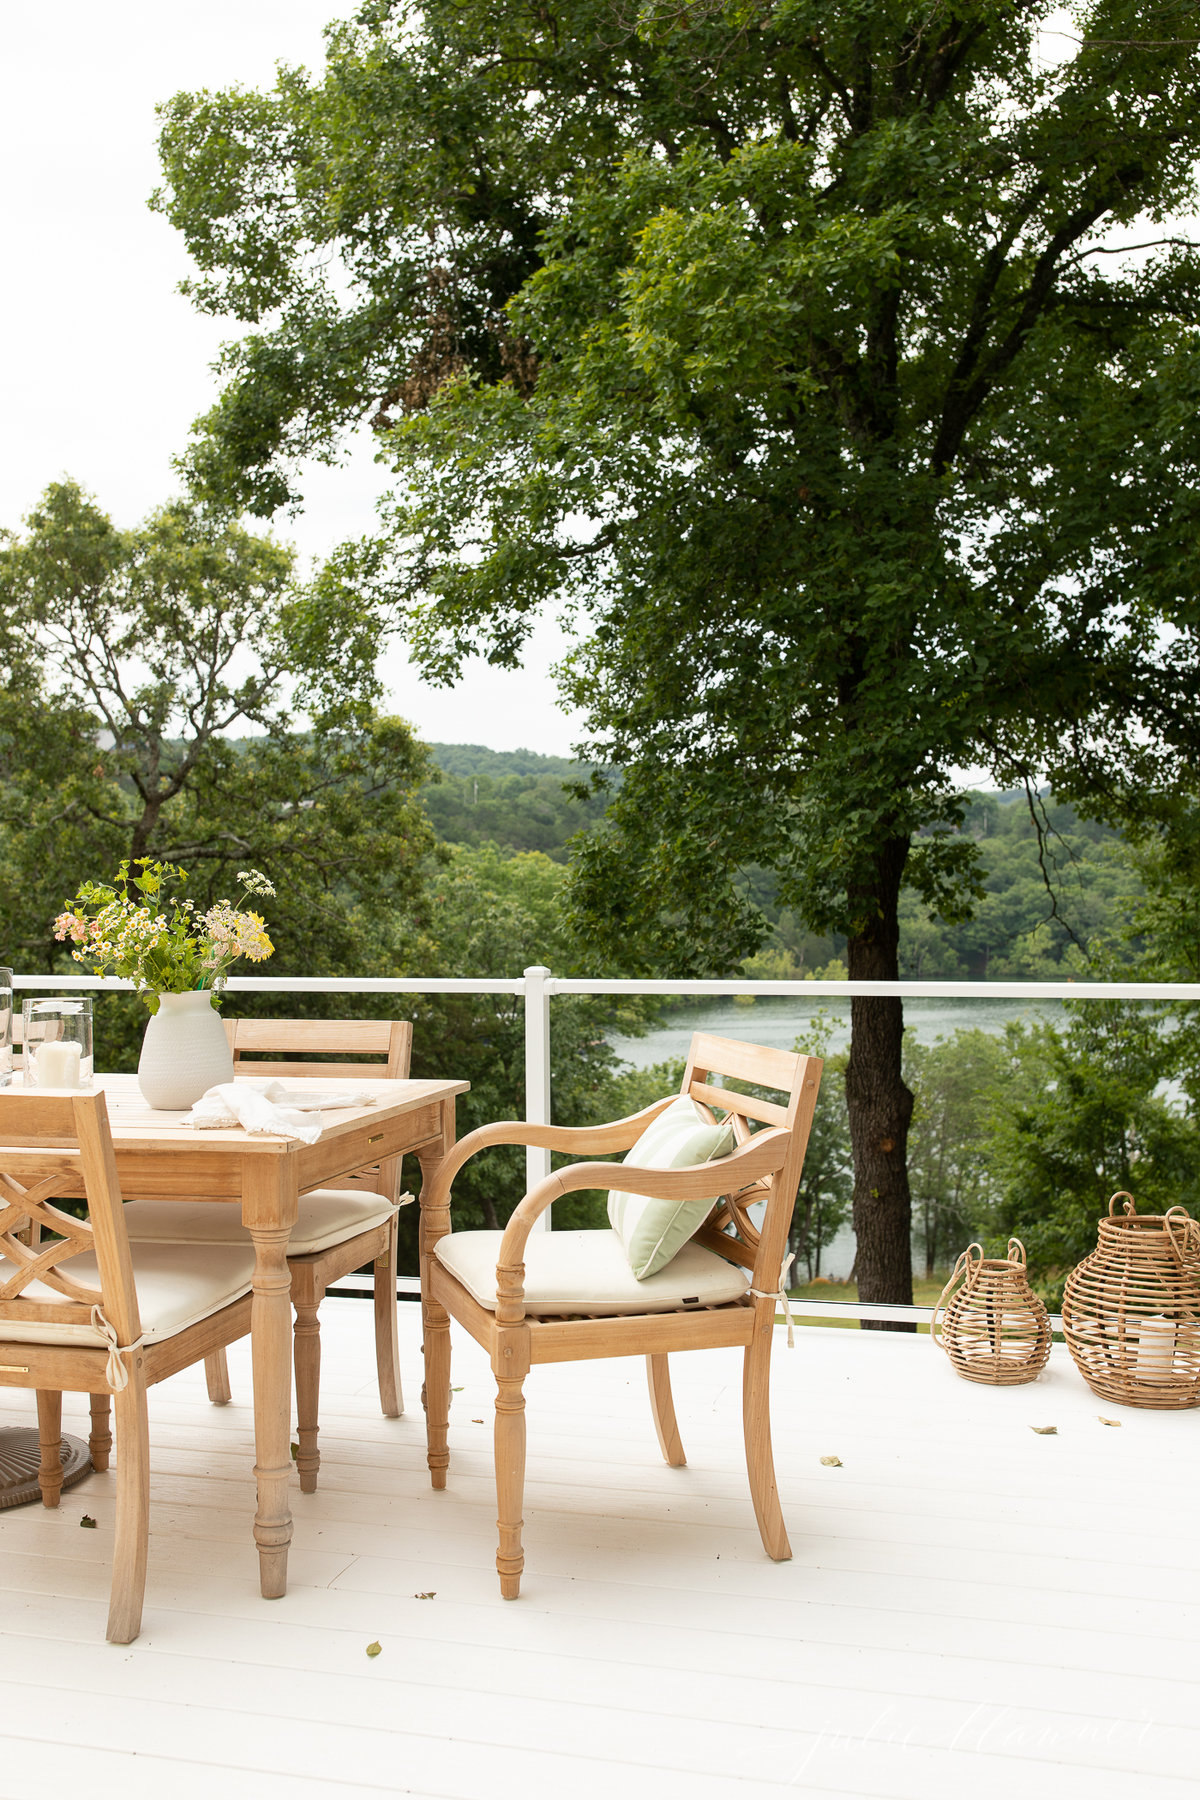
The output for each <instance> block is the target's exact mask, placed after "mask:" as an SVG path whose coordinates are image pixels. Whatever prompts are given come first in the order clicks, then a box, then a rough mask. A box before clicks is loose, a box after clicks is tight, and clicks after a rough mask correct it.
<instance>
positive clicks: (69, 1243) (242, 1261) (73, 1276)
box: [0, 1093, 254, 1644]
mask: <svg viewBox="0 0 1200 1800" xmlns="http://www.w3.org/2000/svg"><path fill="white" fill-rule="evenodd" d="M0 1144H2V1145H3V1148H0V1385H3V1386H5V1387H18V1388H32V1389H33V1390H34V1391H35V1393H36V1395H37V1411H38V1440H39V1462H40V1466H39V1483H40V1487H41V1492H42V1500H43V1503H44V1504H45V1505H46V1506H48V1507H55V1506H57V1505H58V1499H59V1493H60V1491H61V1488H62V1479H63V1469H62V1454H61V1441H62V1397H63V1393H64V1392H68V1393H84V1394H90V1395H91V1396H92V1397H93V1400H94V1401H95V1402H97V1404H96V1405H95V1406H94V1407H93V1430H92V1437H91V1444H90V1448H91V1451H92V1459H93V1462H94V1464H95V1467H96V1469H97V1470H98V1471H100V1472H103V1471H104V1470H105V1469H106V1468H107V1466H108V1451H109V1448H110V1447H111V1444H112V1439H111V1437H110V1436H109V1434H108V1400H109V1396H110V1395H113V1396H115V1399H116V1461H117V1505H116V1536H115V1543H114V1549H113V1576H112V1591H111V1597H110V1601H109V1611H108V1637H109V1640H110V1641H111V1642H112V1643H117V1644H127V1643H130V1642H131V1641H132V1640H133V1639H134V1638H135V1637H136V1636H137V1635H138V1632H139V1630H140V1628H141V1619H142V1601H143V1595H144V1591H145V1585H146V1560H147V1549H148V1541H149V1515H150V1467H149V1455H150V1443H149V1421H148V1415H147V1406H146V1390H147V1388H149V1387H151V1386H152V1385H153V1384H154V1383H155V1382H157V1381H162V1380H163V1379H164V1378H165V1377H166V1376H168V1375H174V1374H176V1373H177V1372H178V1371H179V1370H180V1369H184V1368H187V1367H188V1366H189V1365H190V1364H192V1363H195V1362H199V1361H200V1360H201V1359H202V1358H203V1357H205V1356H208V1355H210V1354H211V1353H212V1352H213V1351H214V1350H216V1349H219V1348H220V1349H223V1347H224V1346H225V1345H226V1344H231V1343H233V1342H234V1341H235V1339H237V1338H240V1337H244V1336H245V1334H246V1333H247V1332H248V1331H249V1330H250V1313H251V1291H250V1286H251V1280H252V1278H253V1273H254V1252H253V1249H252V1248H251V1247H249V1246H239V1245H222V1244H218V1245H204V1246H194V1245H193V1246H188V1250H187V1253H186V1254H184V1253H182V1252H181V1250H180V1247H179V1246H177V1245H170V1244H139V1245H133V1246H131V1245H130V1243H129V1240H128V1237H127V1235H126V1232H125V1218H124V1208H123V1207H122V1204H121V1191H120V1186H119V1183H118V1179H117V1169H116V1161H115V1158H114V1155H113V1147H112V1138H111V1136H110V1134H109V1128H108V1112H107V1108H106V1105H105V1100H104V1096H103V1094H90V1093H79V1094H74V1095H66V1094H61V1093H60V1094H53V1093H44V1094H26V1093H7V1094H0ZM81 1195H82V1196H84V1197H86V1200H87V1218H86V1219H79V1218H76V1217H74V1216H73V1214H72V1213H70V1212H67V1211H65V1210H63V1209H62V1208H60V1207H57V1206H56V1205H55V1204H54V1202H55V1200H57V1199H65V1200H70V1201H76V1200H78V1198H79V1197H80V1196H81Z"/></svg>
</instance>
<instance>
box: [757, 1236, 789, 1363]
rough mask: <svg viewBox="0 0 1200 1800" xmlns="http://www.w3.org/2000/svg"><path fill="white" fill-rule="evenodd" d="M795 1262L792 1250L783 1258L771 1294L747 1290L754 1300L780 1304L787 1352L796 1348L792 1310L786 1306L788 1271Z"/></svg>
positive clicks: (758, 1289) (760, 1290)
mask: <svg viewBox="0 0 1200 1800" xmlns="http://www.w3.org/2000/svg"><path fill="white" fill-rule="evenodd" d="M795 1260H796V1252H795V1251H794V1250H793V1251H792V1253H791V1255H790V1256H787V1257H785V1258H784V1262H783V1267H782V1268H781V1269H780V1271H779V1286H778V1287H777V1288H776V1290H775V1292H774V1293H773V1294H771V1293H764V1292H763V1290H762V1289H761V1288H750V1289H749V1290H748V1292H749V1293H751V1294H753V1295H754V1298H755V1299H756V1300H779V1301H781V1302H782V1304H783V1316H784V1318H785V1319H786V1320H787V1328H788V1349H789V1350H794V1349H795V1348H796V1333H795V1332H794V1331H793V1330H792V1309H791V1307H790V1305H789V1304H788V1297H787V1278H788V1271H789V1269H790V1268H791V1266H792V1264H793V1263H794V1262H795Z"/></svg>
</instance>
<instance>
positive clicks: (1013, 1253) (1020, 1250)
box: [1008, 1238, 1029, 1269]
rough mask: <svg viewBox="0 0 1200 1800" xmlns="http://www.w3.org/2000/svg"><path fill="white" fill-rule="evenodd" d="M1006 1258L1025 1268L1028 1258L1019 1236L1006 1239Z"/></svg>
mask: <svg viewBox="0 0 1200 1800" xmlns="http://www.w3.org/2000/svg"><path fill="white" fill-rule="evenodd" d="M1008 1260H1009V1262H1015V1263H1017V1264H1018V1265H1019V1267H1020V1268H1022V1269H1023V1268H1025V1266H1026V1264H1027V1263H1028V1261H1029V1258H1028V1257H1027V1256H1026V1254H1025V1246H1024V1244H1023V1243H1022V1242H1021V1240H1020V1238H1009V1240H1008Z"/></svg>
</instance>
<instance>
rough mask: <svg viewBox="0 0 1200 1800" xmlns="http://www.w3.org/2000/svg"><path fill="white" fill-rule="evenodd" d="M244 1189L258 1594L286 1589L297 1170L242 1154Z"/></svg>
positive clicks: (273, 1595)
mask: <svg viewBox="0 0 1200 1800" xmlns="http://www.w3.org/2000/svg"><path fill="white" fill-rule="evenodd" d="M248 1161H249V1162H250V1166H249V1168H247V1170H246V1173H245V1177H244V1181H243V1189H242V1221H243V1223H244V1224H245V1225H246V1227H247V1229H248V1230H249V1232H250V1236H251V1238H252V1240H253V1243H254V1302H253V1307H252V1311H251V1327H250V1352H251V1358H252V1360H253V1365H254V1451H255V1462H254V1474H255V1478H256V1480H257V1482H258V1511H257V1512H256V1513H255V1516H254V1541H255V1542H256V1543H257V1545H258V1564H259V1577H260V1583H261V1588H262V1594H263V1598H264V1599H267V1600H278V1599H280V1598H281V1597H282V1595H284V1594H285V1593H286V1592H287V1553H288V1545H289V1544H290V1543H291V1541H292V1514H291V1508H290V1506H289V1504H288V1482H289V1480H290V1479H291V1473H292V1459H291V1426H292V1278H291V1274H290V1271H289V1269H288V1261H287V1250H288V1239H289V1238H290V1237H291V1231H292V1225H293V1223H294V1221H295V1218H296V1192H297V1182H296V1171H295V1165H294V1162H293V1160H292V1158H291V1157H288V1156H280V1157H267V1156H263V1157H261V1158H254V1159H253V1160H251V1159H248Z"/></svg>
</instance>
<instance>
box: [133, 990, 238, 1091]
mask: <svg viewBox="0 0 1200 1800" xmlns="http://www.w3.org/2000/svg"><path fill="white" fill-rule="evenodd" d="M212 998H213V997H212V992H211V990H210V989H208V988H202V989H201V990H200V991H199V992H193V993H190V994H160V995H159V997H158V1011H157V1012H156V1013H155V1014H154V1015H153V1017H152V1018H151V1020H150V1022H149V1024H148V1025H147V1026H146V1035H145V1037H144V1038H143V1039H142V1054H141V1059H140V1061H139V1062H138V1086H139V1087H140V1088H141V1090H142V1098H143V1099H144V1100H145V1102H146V1104H147V1106H153V1107H155V1108H156V1109H158V1110H160V1111H163V1112H182V1111H183V1110H184V1109H185V1108H187V1107H189V1106H194V1105H195V1103H196V1101H197V1100H199V1098H200V1096H201V1094H204V1093H207V1092H208V1089H209V1088H210V1087H216V1086H217V1085H218V1084H219V1083H220V1082H222V1081H232V1080H233V1055H232V1052H231V1051H230V1048H229V1039H228V1038H227V1037H226V1036H225V1027H224V1025H222V1023H221V1020H220V1016H219V1014H217V1013H215V1012H214V1011H213V1005H212Z"/></svg>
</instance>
